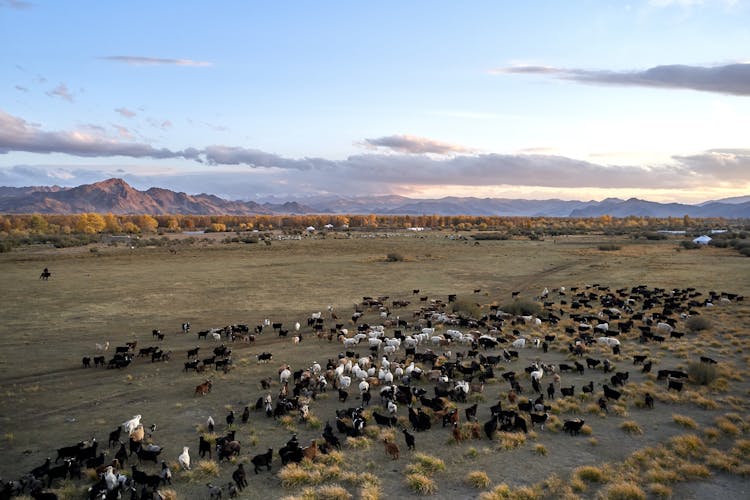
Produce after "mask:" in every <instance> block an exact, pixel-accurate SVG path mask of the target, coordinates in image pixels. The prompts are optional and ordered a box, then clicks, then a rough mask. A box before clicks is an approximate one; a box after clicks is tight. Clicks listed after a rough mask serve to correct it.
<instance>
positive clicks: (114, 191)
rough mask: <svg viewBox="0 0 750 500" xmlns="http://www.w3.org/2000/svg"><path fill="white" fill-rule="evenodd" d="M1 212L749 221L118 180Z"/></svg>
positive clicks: (740, 209) (4, 196)
mask: <svg viewBox="0 0 750 500" xmlns="http://www.w3.org/2000/svg"><path fill="white" fill-rule="evenodd" d="M0 212H2V213H44V214H75V213H84V212H98V213H113V214H118V215H129V214H152V215H163V214H185V215H263V214H265V215H272V214H284V215H287V214H288V215H293V214H313V213H318V214H384V215H432V214H436V215H445V216H452V215H487V216H490V215H495V216H515V217H600V216H602V215H611V216H613V217H627V216H629V215H635V216H643V217H669V216H672V217H682V216H684V215H688V216H690V217H696V218H697V217H724V218H750V196H746V197H736V198H727V199H726V200H718V201H709V202H705V203H702V204H699V205H686V204H681V203H656V202H652V201H645V200H639V199H637V198H631V199H629V200H621V199H619V198H607V199H605V200H602V201H575V200H574V201H567V200H557V199H551V200H524V199H510V198H473V197H467V198H460V197H453V196H449V197H445V198H439V199H414V198H407V197H404V196H396V195H385V196H361V197H343V196H341V197H338V196H325V197H309V198H305V199H298V200H275V199H274V200H272V201H266V202H264V203H262V204H260V203H257V202H255V201H238V200H235V201H232V200H225V199H222V198H219V197H218V196H215V195H212V194H197V195H189V194H186V193H178V192H175V191H171V190H169V189H163V188H157V187H153V188H150V189H148V190H147V191H138V190H137V189H134V188H133V187H131V186H130V185H129V184H128V183H127V182H125V181H124V180H122V179H108V180H106V181H102V182H96V183H94V184H85V185H82V186H77V187H73V188H64V187H59V186H38V187H21V188H16V187H0Z"/></svg>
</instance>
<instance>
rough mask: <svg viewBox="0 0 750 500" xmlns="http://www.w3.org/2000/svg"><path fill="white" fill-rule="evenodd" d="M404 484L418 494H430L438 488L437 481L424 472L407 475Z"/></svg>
mask: <svg viewBox="0 0 750 500" xmlns="http://www.w3.org/2000/svg"><path fill="white" fill-rule="evenodd" d="M406 484H407V485H408V486H409V489H411V490H412V491H413V492H414V493H416V494H418V495H432V494H434V493H435V492H437V490H438V487H437V483H436V482H435V481H434V480H433V479H432V478H430V477H428V476H425V475H424V474H409V475H407V476H406Z"/></svg>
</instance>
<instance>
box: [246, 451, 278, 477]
mask: <svg viewBox="0 0 750 500" xmlns="http://www.w3.org/2000/svg"><path fill="white" fill-rule="evenodd" d="M272 460H273V449H271V448H268V451H267V452H265V453H262V454H260V455H255V456H254V457H253V458H252V459H251V460H250V462H252V464H253V466H255V473H256V474H257V473H258V471H259V470H260V468H261V467H266V468H267V469H266V470H271V461H272Z"/></svg>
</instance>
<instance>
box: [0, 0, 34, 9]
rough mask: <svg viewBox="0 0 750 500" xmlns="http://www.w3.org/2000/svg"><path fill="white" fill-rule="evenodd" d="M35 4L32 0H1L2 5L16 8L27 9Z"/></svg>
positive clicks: (0, 5)
mask: <svg viewBox="0 0 750 500" xmlns="http://www.w3.org/2000/svg"><path fill="white" fill-rule="evenodd" d="M33 6H34V4H33V3H31V2H23V1H21V0H5V1H0V7H9V8H11V9H16V10H26V9H30V8H32V7H33Z"/></svg>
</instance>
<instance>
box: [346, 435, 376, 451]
mask: <svg viewBox="0 0 750 500" xmlns="http://www.w3.org/2000/svg"><path fill="white" fill-rule="evenodd" d="M370 445H372V441H371V440H370V439H368V438H367V437H365V436H360V437H348V438H346V446H348V447H349V448H353V449H355V450H366V449H367V448H369V447H370Z"/></svg>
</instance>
